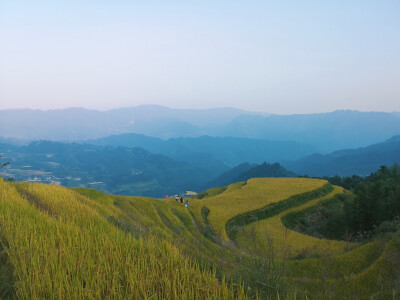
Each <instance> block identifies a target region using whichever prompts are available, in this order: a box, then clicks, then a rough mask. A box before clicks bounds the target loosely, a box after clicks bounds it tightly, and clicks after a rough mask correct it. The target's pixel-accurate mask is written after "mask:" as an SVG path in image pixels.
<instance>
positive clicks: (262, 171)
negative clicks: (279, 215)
mask: <svg viewBox="0 0 400 300" xmlns="http://www.w3.org/2000/svg"><path fill="white" fill-rule="evenodd" d="M262 177H296V174H295V173H293V172H291V171H288V170H286V169H285V168H284V167H282V166H281V165H280V164H279V163H273V164H270V163H267V162H264V163H262V164H260V165H257V164H252V165H250V164H248V163H243V164H240V165H238V166H236V167H235V168H232V169H231V170H229V171H227V172H225V173H223V174H221V175H220V176H218V177H217V178H216V179H214V180H212V181H209V182H208V183H206V185H204V187H203V190H206V189H209V188H212V187H219V186H226V185H229V184H232V183H235V182H241V181H247V180H249V179H250V178H262Z"/></svg>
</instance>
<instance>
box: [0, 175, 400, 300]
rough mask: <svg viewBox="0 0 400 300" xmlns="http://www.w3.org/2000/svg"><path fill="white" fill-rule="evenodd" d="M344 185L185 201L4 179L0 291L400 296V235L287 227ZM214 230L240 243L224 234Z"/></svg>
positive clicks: (270, 186) (244, 188) (273, 185)
mask: <svg viewBox="0 0 400 300" xmlns="http://www.w3.org/2000/svg"><path fill="white" fill-rule="evenodd" d="M343 192H344V191H343V189H341V188H339V187H333V188H332V187H330V186H329V185H327V182H326V181H324V180H312V179H305V178H291V179H290V178H284V179H271V178H264V179H252V180H249V181H248V182H247V183H237V184H233V185H230V186H229V187H226V188H216V189H213V190H211V191H209V193H208V195H207V193H205V194H204V196H205V197H204V198H203V199H193V200H191V201H190V205H189V209H186V208H185V207H184V206H183V205H181V204H180V203H177V202H175V200H173V199H170V200H165V199H164V200H159V199H151V198H145V197H123V196H113V195H106V194H103V193H100V192H98V191H95V190H90V189H67V188H63V187H57V186H49V185H43V184H26V183H7V182H4V181H3V180H2V179H0V298H2V299H3V298H4V299H12V298H21V299H33V298H43V299H53V298H68V299H69V298H71V299H78V298H79V299H82V298H84V299H103V298H109V299H127V298H128V299H160V298H163V299H247V298H248V297H250V298H254V299H256V298H257V297H259V298H261V299H276V298H278V297H279V298H280V299H285V298H286V299H306V297H307V298H308V299H370V298H373V299H397V298H398V295H399V293H400V282H399V280H398V278H400V271H399V270H400V236H398V235H397V236H396V235H391V236H386V237H382V238H380V239H377V240H375V241H372V242H370V243H366V244H363V245H359V244H355V243H353V244H349V243H346V242H343V241H330V240H325V239H318V238H315V237H310V236H307V235H304V234H301V233H299V232H295V231H292V230H290V229H287V228H286V227H285V226H284V224H283V223H282V218H284V217H286V216H288V215H290V214H292V213H295V212H298V211H302V210H304V209H307V208H309V207H312V206H314V205H317V204H318V203H320V202H322V201H326V200H327V199H330V198H331V197H333V196H334V195H337V194H340V193H343ZM204 207H207V210H208V214H207V215H205V214H204ZM247 217H248V218H247ZM238 220H241V221H243V220H244V221H245V222H244V225H243V226H241V228H240V230H237V229H235V231H229V230H228V231H227V228H228V229H229V226H227V224H230V223H233V224H235V222H236V221H238ZM207 226H209V227H210V228H211V229H212V235H219V236H220V237H222V238H223V240H224V241H227V240H228V239H229V237H231V238H232V237H233V238H232V241H230V243H227V242H220V241H218V240H217V242H215V241H216V239H213V238H210V236H207V235H205V232H204V228H205V227H207ZM232 232H234V233H235V234H232Z"/></svg>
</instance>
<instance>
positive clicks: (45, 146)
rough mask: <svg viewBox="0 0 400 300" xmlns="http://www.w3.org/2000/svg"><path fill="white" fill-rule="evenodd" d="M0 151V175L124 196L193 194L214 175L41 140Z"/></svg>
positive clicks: (156, 158) (154, 158)
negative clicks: (0, 163) (1, 162)
mask: <svg viewBox="0 0 400 300" xmlns="http://www.w3.org/2000/svg"><path fill="white" fill-rule="evenodd" d="M0 153H3V155H2V156H3V158H4V159H5V160H7V161H9V162H10V165H9V166H7V168H4V169H2V170H0V171H1V172H0V176H3V177H12V178H14V179H15V180H17V181H20V180H30V181H37V182H46V183H53V184H62V185H64V186H69V187H81V186H84V187H93V188H96V189H99V190H101V191H103V192H108V193H115V194H123V195H146V196H154V197H163V196H164V195H165V194H166V193H174V194H175V193H176V194H177V193H181V192H184V191H186V190H197V189H198V188H199V186H200V185H201V184H202V183H204V182H206V181H207V180H208V179H209V178H210V177H211V176H212V175H211V174H210V173H209V172H208V170H207V169H206V168H204V169H199V168H196V167H193V166H191V165H189V164H187V163H183V162H177V161H175V160H173V159H171V158H168V157H165V156H163V155H160V154H152V153H150V152H148V151H146V150H143V149H140V148H132V149H129V148H124V147H118V148H113V147H100V146H94V145H82V144H65V143H58V142H45V141H42V142H34V143H32V144H30V145H28V146H22V147H15V146H9V145H4V144H0Z"/></svg>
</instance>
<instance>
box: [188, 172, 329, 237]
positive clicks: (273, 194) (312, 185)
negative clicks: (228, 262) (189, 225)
mask: <svg viewBox="0 0 400 300" xmlns="http://www.w3.org/2000/svg"><path fill="white" fill-rule="evenodd" d="M326 183H327V182H326V181H325V180H318V179H315V180H310V179H307V178H254V179H250V180H248V181H247V183H246V184H245V183H242V182H239V183H235V184H231V185H230V186H229V187H228V188H227V189H226V190H225V191H224V192H223V193H220V194H217V195H216V196H212V197H207V198H204V199H200V200H198V199H195V200H193V201H192V203H191V206H192V207H193V211H194V214H195V215H196V216H197V218H198V220H203V218H202V216H201V210H202V208H203V207H204V206H205V207H207V208H208V209H209V210H210V213H209V215H208V222H209V223H210V225H211V226H212V228H213V229H214V231H215V233H217V234H218V235H220V236H221V237H223V238H224V239H225V240H228V235H227V232H226V230H225V225H226V223H227V222H228V221H229V220H230V219H232V218H234V217H236V216H238V215H241V214H245V213H248V212H251V211H254V210H258V209H261V208H263V207H265V206H267V205H270V204H272V203H278V202H280V201H283V200H285V199H287V198H289V197H291V196H294V195H298V194H303V193H307V192H311V191H313V190H316V189H318V188H321V187H323V186H324V185H325V184H326ZM203 225H204V226H205V225H206V224H204V223H203Z"/></svg>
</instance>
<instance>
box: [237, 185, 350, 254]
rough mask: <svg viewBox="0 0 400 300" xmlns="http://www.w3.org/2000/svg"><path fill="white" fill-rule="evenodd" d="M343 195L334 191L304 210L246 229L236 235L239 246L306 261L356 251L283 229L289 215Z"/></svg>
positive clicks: (276, 217) (290, 210) (338, 188)
mask: <svg viewBox="0 0 400 300" xmlns="http://www.w3.org/2000/svg"><path fill="white" fill-rule="evenodd" d="M340 193H343V189H342V188H340V187H334V190H333V191H332V192H330V193H329V194H327V195H324V196H322V197H319V198H317V199H313V200H311V201H309V202H307V203H306V204H303V205H301V206H298V207H293V208H290V209H288V210H286V211H284V212H282V213H280V214H277V215H275V216H273V217H271V218H268V219H265V220H260V221H258V222H254V223H251V224H250V225H247V226H245V227H244V228H242V229H241V230H239V231H238V233H237V243H238V246H239V247H242V248H247V249H249V251H251V252H255V251H258V252H260V251H263V250H262V249H267V248H268V247H273V248H274V251H275V252H277V253H281V254H282V255H284V256H286V257H289V258H292V257H296V256H299V255H300V256H302V257H304V256H313V255H322V254H323V255H332V254H338V253H342V252H343V251H344V250H346V249H348V248H350V247H354V246H355V245H352V244H351V243H347V242H344V241H333V240H327V239H319V238H315V237H311V236H308V235H305V234H302V233H299V232H296V231H293V230H290V229H288V228H286V227H285V226H284V225H283V223H282V220H281V219H282V218H283V217H284V216H286V215H288V214H291V213H294V212H297V211H301V210H304V209H306V208H308V207H311V206H314V205H316V204H318V203H319V202H321V201H325V200H327V199H330V198H332V197H333V196H335V195H337V194H340ZM254 241H256V242H254Z"/></svg>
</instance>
